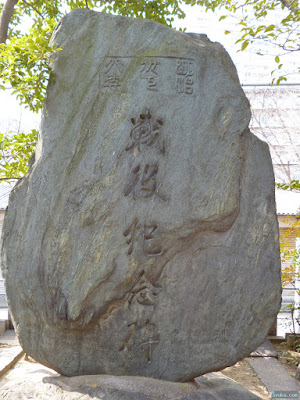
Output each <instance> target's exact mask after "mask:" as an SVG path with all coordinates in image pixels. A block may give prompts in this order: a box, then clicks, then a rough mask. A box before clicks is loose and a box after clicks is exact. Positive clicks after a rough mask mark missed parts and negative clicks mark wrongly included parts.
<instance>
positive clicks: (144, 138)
mask: <svg viewBox="0 0 300 400" xmlns="http://www.w3.org/2000/svg"><path fill="white" fill-rule="evenodd" d="M131 122H132V124H133V125H134V127H133V128H132V130H131V132H130V139H131V141H130V143H128V145H127V146H126V148H125V150H126V151H128V150H131V149H133V148H137V149H138V151H140V150H141V147H143V146H152V144H153V143H155V142H156V140H157V139H158V137H159V134H160V127H161V125H163V122H162V120H161V119H157V120H156V121H155V122H154V123H153V121H152V116H151V114H150V111H149V110H147V112H146V113H145V114H140V116H139V119H138V120H137V121H136V120H135V118H131Z"/></svg>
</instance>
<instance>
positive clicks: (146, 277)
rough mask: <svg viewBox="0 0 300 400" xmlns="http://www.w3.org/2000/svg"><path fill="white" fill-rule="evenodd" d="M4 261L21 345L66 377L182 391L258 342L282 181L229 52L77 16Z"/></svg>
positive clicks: (276, 295) (271, 291) (9, 228)
mask: <svg viewBox="0 0 300 400" xmlns="http://www.w3.org/2000/svg"><path fill="white" fill-rule="evenodd" d="M53 41H54V43H56V44H57V45H58V46H59V47H61V48H62V49H63V50H62V51H60V52H57V53H56V54H55V56H54V57H53V77H54V80H53V81H52V82H51V83H50V85H49V88H48V95H47V99H46V102H45V106H44V111H43V120H42V128H41V137H40V139H39V144H38V147H37V151H36V158H35V161H34V163H33V165H32V166H31V168H30V172H29V173H28V175H27V176H26V177H25V178H24V179H23V180H22V181H21V182H20V183H19V184H18V185H17V187H16V188H15V189H14V190H13V192H12V194H11V197H10V204H9V208H8V211H7V214H6V219H5V223H4V233H3V249H2V250H3V252H2V265H3V273H4V276H5V279H6V290H7V296H8V301H9V306H10V310H11V313H12V316H13V320H14V323H15V326H16V329H17V333H18V337H19V340H20V343H21V344H22V346H23V348H24V350H25V351H26V352H27V353H28V354H29V355H31V356H32V357H34V358H35V359H36V360H38V361H39V362H41V363H43V364H44V365H47V366H49V367H51V368H53V369H55V370H56V371H59V372H60V373H62V374H65V375H79V374H96V373H97V374H113V375H141V376H148V377H153V378H160V379H166V380H174V381H186V380H189V379H191V378H193V377H196V376H198V375H200V374H203V373H206V372H209V371H215V370H218V369H221V368H223V367H225V366H228V365H231V364H234V363H235V362H236V361H237V360H239V359H241V358H243V357H244V356H246V355H248V354H249V353H250V352H251V351H253V350H255V349H256V348H257V347H258V346H259V345H260V344H261V343H262V342H263V341H264V339H265V337H266V335H267V332H268V329H269V327H270V326H271V324H272V323H273V320H274V317H275V315H276V313H277V311H278V309H279V304H280V260H279V248H278V228H277V220H276V215H275V205H274V193H273V192H274V178H273V171H272V165H271V159H270V156H269V151H268V148H267V145H266V144H265V143H263V142H261V141H260V140H258V139H257V138H256V137H255V136H253V135H252V134H251V133H250V132H249V129H248V124H249V119H250V109H249V104H248V101H247V99H246V97H245V95H244V93H243V91H242V89H241V87H240V85H239V81H238V78H237V74H236V70H235V67H234V66H233V64H232V62H231V60H230V58H229V56H228V54H227V53H226V52H225V50H224V49H223V48H222V46H220V45H219V44H217V43H211V42H210V41H209V40H208V39H207V38H206V37H205V36H204V35H187V34H185V33H181V32H175V31H173V30H171V29H169V28H166V27H164V26H161V25H159V24H157V23H154V22H150V21H144V20H132V19H127V18H123V17H115V16H110V15H106V14H103V13H95V12H92V11H89V10H76V11H74V12H72V13H71V14H69V15H67V16H66V17H64V18H63V20H62V22H61V24H60V25H59V26H58V27H57V29H56V31H55V33H54V38H53Z"/></svg>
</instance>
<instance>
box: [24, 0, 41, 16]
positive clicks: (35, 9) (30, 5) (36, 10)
mask: <svg viewBox="0 0 300 400" xmlns="http://www.w3.org/2000/svg"><path fill="white" fill-rule="evenodd" d="M22 1H23V3H25V4H26V5H27V6H28V7H31V8H32V9H33V10H34V11H35V12H36V13H37V14H39V16H40V17H41V18H42V19H44V16H43V14H41V13H40V12H39V10H38V9H37V8H36V7H34V6H33V5H32V4H30V3H28V2H27V1H26V0H22Z"/></svg>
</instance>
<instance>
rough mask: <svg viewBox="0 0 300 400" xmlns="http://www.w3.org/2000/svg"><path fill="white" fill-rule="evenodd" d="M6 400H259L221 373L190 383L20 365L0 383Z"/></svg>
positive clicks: (205, 376) (1, 392)
mask: <svg viewBox="0 0 300 400" xmlns="http://www.w3.org/2000/svg"><path fill="white" fill-rule="evenodd" d="M0 397H1V399H5V400H19V399H20V400H24V399H32V400H41V399H43V400H91V399H101V400H175V399H176V400H259V399H260V397H257V396H256V395H255V394H254V393H252V392H249V391H248V390H247V389H245V388H244V387H242V386H240V385H238V384H237V383H236V382H235V381H233V380H232V379H230V378H227V377H225V376H224V375H223V374H222V373H220V372H216V373H214V372H213V373H210V374H207V375H204V376H202V377H200V378H196V379H195V380H194V381H192V382H189V383H177V382H176V383H175V382H167V381H160V380H157V379H152V378H144V377H136V376H132V377H129V376H120V377H116V376H110V375H85V376H76V377H71V378H69V377H63V376H59V375H57V374H54V373H53V371H51V370H49V369H48V368H43V367H42V366H41V365H40V364H35V363H34V364H30V363H27V365H26V364H25V362H21V365H20V366H17V367H16V368H14V369H13V370H11V371H10V372H9V373H8V374H7V375H6V376H5V377H4V379H1V381H0Z"/></svg>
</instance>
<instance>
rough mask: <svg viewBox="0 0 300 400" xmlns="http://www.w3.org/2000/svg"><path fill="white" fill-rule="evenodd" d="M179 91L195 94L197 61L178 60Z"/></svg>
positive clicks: (177, 82)
mask: <svg viewBox="0 0 300 400" xmlns="http://www.w3.org/2000/svg"><path fill="white" fill-rule="evenodd" d="M176 75H177V81H176V85H177V93H186V94H193V91H194V80H195V78H194V75H195V63H194V61H191V60H177V69H176Z"/></svg>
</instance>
